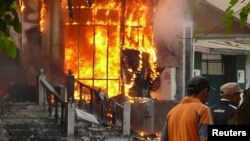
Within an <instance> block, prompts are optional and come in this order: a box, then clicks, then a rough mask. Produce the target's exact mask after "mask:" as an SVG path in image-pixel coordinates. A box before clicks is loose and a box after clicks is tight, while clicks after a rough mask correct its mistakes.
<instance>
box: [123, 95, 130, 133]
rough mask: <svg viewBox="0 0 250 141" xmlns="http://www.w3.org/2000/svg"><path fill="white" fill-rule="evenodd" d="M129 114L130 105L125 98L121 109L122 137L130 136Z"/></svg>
mask: <svg viewBox="0 0 250 141" xmlns="http://www.w3.org/2000/svg"><path fill="white" fill-rule="evenodd" d="M130 114H131V104H130V103H129V101H128V99H127V98H126V100H125V102H124V108H123V135H125V136H126V135H130Z"/></svg>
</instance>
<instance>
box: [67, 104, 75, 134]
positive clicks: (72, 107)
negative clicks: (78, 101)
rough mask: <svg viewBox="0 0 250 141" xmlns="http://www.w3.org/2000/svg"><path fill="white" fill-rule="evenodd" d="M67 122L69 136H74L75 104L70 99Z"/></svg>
mask: <svg viewBox="0 0 250 141" xmlns="http://www.w3.org/2000/svg"><path fill="white" fill-rule="evenodd" d="M66 122H67V136H68V137H71V136H74V131H75V103H74V102H73V101H72V99H69V102H68V103H67V106H66Z"/></svg>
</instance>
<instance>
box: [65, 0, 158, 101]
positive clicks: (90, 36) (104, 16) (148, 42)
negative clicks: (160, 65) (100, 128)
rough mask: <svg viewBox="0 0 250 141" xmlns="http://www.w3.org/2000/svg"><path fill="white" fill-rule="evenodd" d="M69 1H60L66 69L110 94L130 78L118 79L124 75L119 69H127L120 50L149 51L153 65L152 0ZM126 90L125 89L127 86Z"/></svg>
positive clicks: (126, 84)
mask: <svg viewBox="0 0 250 141" xmlns="http://www.w3.org/2000/svg"><path fill="white" fill-rule="evenodd" d="M68 2H69V1H66V0H64V1H63V3H62V11H63V14H62V15H63V20H64V25H63V26H64V31H65V32H64V48H65V61H64V67H65V68H64V70H65V73H66V72H67V71H68V70H69V69H72V70H73V72H74V75H75V76H76V78H77V79H78V80H79V81H81V82H82V83H84V84H87V85H89V86H91V87H98V88H101V89H102V90H104V91H106V92H107V93H108V96H109V97H112V96H115V95H118V94H120V93H121V91H122V90H121V86H122V84H123V83H124V84H125V89H127V88H130V87H131V86H132V85H131V84H132V83H131V81H125V79H121V78H123V77H126V76H121V75H122V72H121V71H123V69H130V68H122V66H123V65H121V63H122V61H121V60H123V55H122V54H123V53H122V52H123V51H124V50H125V51H126V50H137V51H139V52H146V53H147V54H148V55H149V56H148V59H149V63H150V65H153V61H154V57H155V55H154V48H153V34H152V14H153V4H154V2H153V1H152V0H135V1H126V0H95V1H92V2H93V3H91V4H92V5H89V3H88V2H90V0H89V1H82V0H81V1H80V0H71V1H70V2H71V3H70V4H68ZM69 6H70V7H69ZM71 9H72V10H71ZM69 12H70V13H71V16H70V15H69ZM142 54H143V53H142ZM138 55H141V54H138ZM128 56H131V57H132V56H133V55H132V54H131V55H128ZM128 56H127V57H128ZM136 57H138V59H140V58H142V57H140V56H136ZM137 61H139V62H140V63H142V62H143V61H140V60H137ZM142 67H143V65H140V66H138V67H137V69H138V70H140V69H142ZM148 67H149V68H150V67H151V66H148ZM121 68H122V69H121ZM126 71H128V70H126ZM152 74H153V73H150V75H152ZM130 75H135V72H133V73H132V72H131V74H130ZM147 75H148V74H147ZM152 77H154V76H152ZM125 91H126V92H125V93H127V90H125ZM126 95H127V94H126Z"/></svg>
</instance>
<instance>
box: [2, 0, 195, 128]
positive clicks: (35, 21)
mask: <svg viewBox="0 0 250 141" xmlns="http://www.w3.org/2000/svg"><path fill="white" fill-rule="evenodd" d="M185 2H186V1H185V0H181V1H178V2H170V1H161V0H134V1H128V0H19V1H17V3H18V4H19V9H18V10H19V13H20V20H21V22H22V24H23V31H22V34H21V35H16V36H15V41H16V42H17V47H18V51H19V54H18V59H17V60H18V62H19V63H20V64H21V66H22V67H21V69H20V70H22V71H24V72H23V75H22V81H26V82H30V83H34V82H35V79H34V78H35V75H36V74H37V71H38V70H39V69H40V68H43V69H44V70H45V74H46V76H47V78H48V79H49V80H50V82H51V83H52V84H53V83H54V84H56V83H62V84H64V83H65V82H64V81H65V76H66V75H67V73H68V70H72V71H73V75H74V76H75V79H76V80H77V81H79V82H81V83H84V84H85V85H87V86H89V87H91V88H95V89H101V90H102V91H104V92H105V93H106V94H107V96H108V97H110V98H112V97H116V96H119V95H122V97H124V96H130V97H136V98H137V97H139V98H138V99H135V100H134V102H138V101H141V100H140V97H146V98H152V99H151V100H146V104H143V105H140V104H139V105H135V107H136V106H137V109H136V108H134V109H135V111H133V110H132V112H136V111H137V110H138V109H141V110H142V111H143V110H145V111H144V112H145V113H143V114H142V115H141V116H137V117H136V118H138V119H137V120H136V121H142V122H143V123H142V124H143V125H145V127H143V128H144V129H145V128H147V127H146V125H148V126H152V125H153V124H155V123H154V121H155V119H154V117H156V116H155V115H157V113H158V116H160V117H164V115H165V111H167V110H168V108H169V107H171V106H169V107H168V106H166V107H168V108H166V109H164V112H161V111H156V110H155V108H157V106H159V105H154V99H157V97H158V96H159V95H161V92H159V87H160V85H161V84H160V83H161V81H160V77H159V76H160V73H161V72H162V71H163V70H164V68H165V67H170V68H176V69H177V71H176V74H177V75H174V76H172V75H171V77H170V76H168V75H167V74H169V73H168V72H167V73H166V75H164V76H163V78H166V79H170V78H171V79H177V81H179V82H182V81H183V80H184V79H185V78H183V77H182V76H183V70H182V69H183V67H182V65H183V64H182V63H183V62H182V58H183V55H182V54H183V50H182V46H183V44H182V41H183V38H182V34H183V29H182V27H183V22H184V21H185V20H186V19H187V18H186V15H185V14H183V13H187V12H186V10H187V9H186V5H185V4H186V3H185ZM176 4H177V5H179V6H180V7H181V8H180V9H178V8H177V9H176V8H174V6H173V5H176ZM166 10H168V11H166ZM167 12H169V13H168V14H166V13H167ZM180 13H181V14H180ZM162 15H166V17H167V18H166V19H164V18H163V16H162ZM176 17H178V18H177V19H176ZM166 20H169V21H166ZM170 24H172V25H173V26H174V28H172V27H173V26H169V25H170ZM180 27H181V28H180ZM176 36H177V37H178V36H179V37H180V38H176ZM189 39H190V38H189ZM188 57H189V58H190V56H188ZM170 74H171V73H170ZM175 77H177V78H175ZM15 78H16V77H13V79H15ZM7 83H8V82H7ZM166 83H169V82H166ZM177 85H178V86H181V87H180V89H182V83H180V84H177ZM79 87H80V86H79V85H77V84H76V85H75V88H76V90H77V91H75V94H74V95H75V98H76V99H84V100H86V101H88V100H89V98H90V93H89V91H88V90H85V89H83V90H82V91H79V89H78V88H79ZM159 93H160V94H159ZM178 93H179V94H178ZM181 93H182V90H179V91H177V90H175V91H174V92H173V95H174V96H175V97H174V98H171V99H169V100H174V99H180V98H181V96H182V94H181ZM170 95H172V94H170ZM142 101H143V100H142ZM144 102H145V101H144ZM152 102H153V103H152ZM159 113H161V114H164V115H159ZM145 118H146V119H147V120H146V121H143V120H140V119H145ZM163 121H164V118H163V119H162V122H163ZM137 124H139V123H136V122H134V127H135V128H137V127H136V126H137ZM157 124H159V123H157ZM159 126H161V125H159ZM143 128H138V129H137V130H143ZM147 132H150V133H152V132H155V129H153V127H151V128H150V131H147Z"/></svg>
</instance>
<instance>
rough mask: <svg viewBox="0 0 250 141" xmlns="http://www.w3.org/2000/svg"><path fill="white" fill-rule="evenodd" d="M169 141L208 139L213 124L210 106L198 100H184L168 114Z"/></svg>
mask: <svg viewBox="0 0 250 141" xmlns="http://www.w3.org/2000/svg"><path fill="white" fill-rule="evenodd" d="M166 124H167V133H168V134H167V136H168V139H167V140H168V141H200V140H202V139H204V138H207V137H208V131H207V130H208V129H207V128H208V125H209V124H213V119H212V114H211V111H210V109H209V107H208V106H206V105H204V104H203V103H201V101H200V100H199V99H197V98H184V99H182V100H181V102H180V103H179V104H178V105H176V106H175V107H174V108H172V109H171V110H170V111H169V113H168V114H167V121H166Z"/></svg>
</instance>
